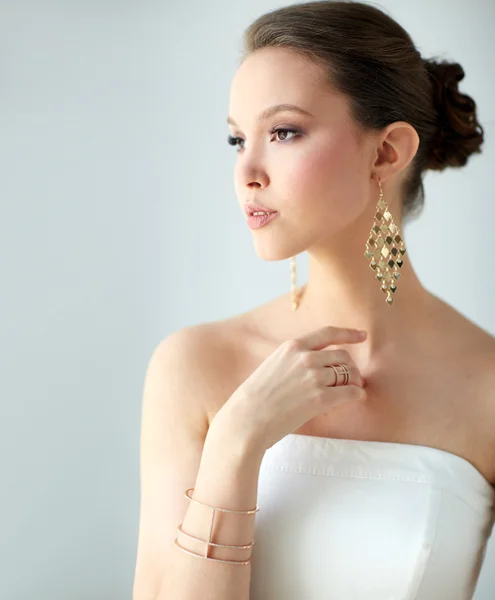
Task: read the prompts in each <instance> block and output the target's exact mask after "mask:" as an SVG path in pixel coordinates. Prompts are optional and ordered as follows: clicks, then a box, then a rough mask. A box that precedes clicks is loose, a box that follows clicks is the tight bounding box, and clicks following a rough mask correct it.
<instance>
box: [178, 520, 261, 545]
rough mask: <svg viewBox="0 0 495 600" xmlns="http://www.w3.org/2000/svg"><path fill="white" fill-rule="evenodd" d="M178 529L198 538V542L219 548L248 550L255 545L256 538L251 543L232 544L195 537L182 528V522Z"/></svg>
mask: <svg viewBox="0 0 495 600" xmlns="http://www.w3.org/2000/svg"><path fill="white" fill-rule="evenodd" d="M177 531H179V532H180V533H183V534H184V535H187V536H188V537H190V538H192V539H193V540H196V541H197V542H206V543H207V544H208V546H218V547H219V548H239V549H242V550H247V549H248V548H252V547H253V546H254V540H253V541H252V542H251V543H250V544H246V545H245V546H236V545H232V544H215V543H214V542H210V541H209V540H203V539H202V538H197V537H194V535H191V534H190V533H187V531H184V529H182V523H179V525H177Z"/></svg>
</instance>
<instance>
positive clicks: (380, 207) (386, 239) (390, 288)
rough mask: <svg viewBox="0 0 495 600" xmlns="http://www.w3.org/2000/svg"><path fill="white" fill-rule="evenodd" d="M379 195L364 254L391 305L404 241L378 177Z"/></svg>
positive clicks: (403, 250)
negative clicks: (384, 197) (384, 196)
mask: <svg viewBox="0 0 495 600" xmlns="http://www.w3.org/2000/svg"><path fill="white" fill-rule="evenodd" d="M378 186H379V188H380V197H379V199H378V203H377V206H376V213H375V217H374V219H373V227H372V228H371V231H370V237H369V238H368V241H367V242H366V251H365V253H364V255H365V256H366V258H368V259H369V260H370V268H371V269H373V271H375V273H376V275H375V276H376V279H378V281H380V282H381V284H382V285H381V290H382V292H383V293H384V294H386V295H387V297H386V298H385V301H386V302H387V303H388V304H389V305H391V304H392V302H393V301H394V297H393V295H394V294H395V292H396V291H397V285H396V281H397V280H398V279H399V277H400V272H399V269H400V268H401V267H402V265H403V264H404V261H403V260H402V257H403V256H404V254H405V253H406V248H405V246H404V241H403V239H402V237H401V236H400V235H399V231H398V227H397V225H396V224H395V222H394V219H393V217H392V214H391V212H390V211H389V209H388V206H387V203H386V202H385V200H384V199H383V190H382V184H381V182H380V180H379V179H378Z"/></svg>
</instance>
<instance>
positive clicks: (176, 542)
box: [175, 488, 260, 565]
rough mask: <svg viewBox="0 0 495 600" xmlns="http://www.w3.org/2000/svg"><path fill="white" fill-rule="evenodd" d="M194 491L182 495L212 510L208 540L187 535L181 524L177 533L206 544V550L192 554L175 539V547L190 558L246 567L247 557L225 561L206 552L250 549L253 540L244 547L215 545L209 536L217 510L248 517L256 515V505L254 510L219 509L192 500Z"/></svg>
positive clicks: (248, 561)
mask: <svg viewBox="0 0 495 600" xmlns="http://www.w3.org/2000/svg"><path fill="white" fill-rule="evenodd" d="M193 491H194V488H188V489H187V490H186V491H185V492H184V494H185V496H186V498H188V499H189V500H192V501H193V502H196V503H198V504H201V505H202V506H207V507H208V508H211V509H212V513H211V523H210V531H209V534H208V539H207V540H203V539H201V538H197V537H195V536H193V535H191V534H189V533H187V532H186V531H184V529H183V528H182V523H179V525H178V526H177V531H179V532H181V533H183V534H184V535H187V536H188V537H191V538H192V539H194V540H196V541H198V542H206V550H205V554H204V555H203V554H197V553H196V552H192V551H191V550H188V549H186V548H183V547H182V546H181V545H180V544H179V540H178V538H177V537H176V538H175V545H176V546H178V547H179V548H180V549H181V550H183V551H184V552H187V553H188V554H191V555H192V556H198V557H200V558H207V559H209V560H216V561H219V562H226V563H231V564H237V565H247V564H249V563H250V562H251V557H249V559H248V560H226V559H222V558H213V557H212V556H208V552H209V550H210V546H217V547H221V548H236V549H239V550H246V549H248V548H252V547H253V546H254V544H255V542H254V540H253V541H252V542H251V543H250V544H246V545H229V544H216V543H214V542H212V541H211V534H212V531H213V521H214V518H215V511H216V510H219V511H222V512H230V513H236V514H244V515H246V514H247V515H249V514H253V513H256V512H257V511H258V510H259V509H260V508H259V506H258V505H256V508H253V509H251V510H233V509H230V508H219V507H217V506H212V505H211V504H206V503H204V502H200V501H199V500H197V499H196V498H192V496H191V493H192V492H193Z"/></svg>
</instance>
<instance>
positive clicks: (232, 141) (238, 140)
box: [227, 127, 300, 152]
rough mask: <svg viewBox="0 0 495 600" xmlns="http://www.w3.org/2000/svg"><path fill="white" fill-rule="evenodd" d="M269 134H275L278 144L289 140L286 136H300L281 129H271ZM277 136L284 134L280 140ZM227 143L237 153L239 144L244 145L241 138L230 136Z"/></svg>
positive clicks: (289, 130)
mask: <svg viewBox="0 0 495 600" xmlns="http://www.w3.org/2000/svg"><path fill="white" fill-rule="evenodd" d="M269 133H271V134H272V135H273V134H275V136H276V138H277V141H279V142H285V141H286V140H287V139H291V138H288V137H287V134H290V133H293V134H295V135H294V137H297V136H298V135H300V132H299V131H296V130H295V129H287V128H285V129H284V128H283V127H281V128H279V129H271V130H270V131H269ZM278 134H284V135H283V138H282V139H280V137H279V136H278ZM227 141H228V143H229V144H230V145H231V146H237V152H239V150H240V149H241V146H239V144H241V143H244V140H243V139H242V138H241V137H233V136H231V135H229V136H228V138H227Z"/></svg>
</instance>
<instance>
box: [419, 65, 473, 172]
mask: <svg viewBox="0 0 495 600" xmlns="http://www.w3.org/2000/svg"><path fill="white" fill-rule="evenodd" d="M423 62H424V65H425V68H426V70H427V72H428V75H429V77H430V80H431V82H432V93H433V103H434V106H435V109H436V111H437V114H438V130H437V133H436V135H435V136H433V139H432V141H431V146H430V153H429V161H428V164H427V168H428V169H432V170H440V171H441V170H443V169H445V167H461V166H464V165H465V164H466V162H467V159H468V158H469V156H471V154H474V153H476V152H478V153H479V152H481V149H480V148H481V145H482V143H483V135H484V131H483V127H482V126H481V125H480V124H479V123H478V119H477V116H476V103H475V102H474V100H473V99H472V98H471V97H470V96H468V95H467V94H463V93H461V92H460V91H459V87H458V84H459V81H461V80H462V79H463V78H464V70H463V68H462V67H461V65H460V64H459V63H450V62H447V61H441V62H436V61H435V60H424V61H423Z"/></svg>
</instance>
